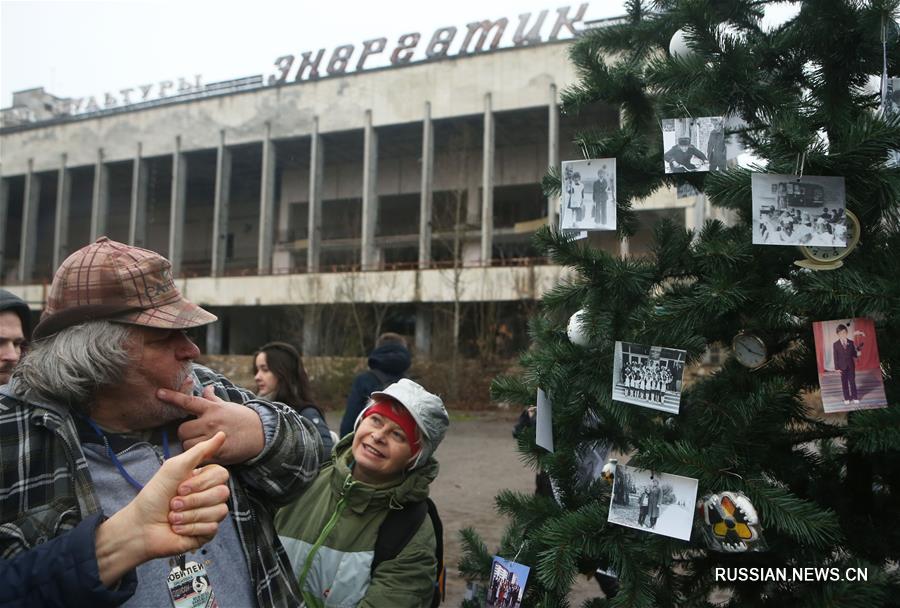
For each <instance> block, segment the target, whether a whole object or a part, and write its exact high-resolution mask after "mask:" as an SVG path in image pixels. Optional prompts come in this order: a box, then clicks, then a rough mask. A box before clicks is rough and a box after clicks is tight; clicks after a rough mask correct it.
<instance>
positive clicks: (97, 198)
mask: <svg viewBox="0 0 900 608" xmlns="http://www.w3.org/2000/svg"><path fill="white" fill-rule="evenodd" d="M548 93H549V101H548V127H549V129H548V131H549V137H548V150H547V157H548V160H549V165H550V166H556V165H557V164H559V109H558V106H557V102H556V96H557V90H556V86H555V85H550V87H549V91H548ZM483 124H484V133H483V141H482V155H483V156H482V175H481V193H482V197H481V225H482V230H481V243H480V245H481V246H480V259H481V262H482V263H487V262H489V261H490V260H491V259H492V257H493V254H492V250H493V227H494V226H493V224H494V195H493V190H494V189H493V184H494V164H495V150H496V138H495V126H494V124H495V123H494V110H493V99H492V96H491V94H490V93H487V94H485V96H484V114H483ZM324 158H325V150H324V141H323V136H322V133H321V132H320V130H319V119H318V117H316V118H315V119H314V120H313V126H312V132H311V134H310V166H309V215H308V220H309V240H308V249H307V264H306V269H307V271H308V272H317V271H318V270H319V266H320V250H321V244H322V239H321V229H322V181H323V174H324ZM421 158H422V163H421V166H422V170H421V171H422V173H421V199H420V223H419V267H420V268H427V267H429V265H430V263H431V240H432V239H431V237H432V223H431V220H432V208H433V190H434V125H433V122H432V118H431V104H430V102H425V106H424V116H423V120H422V154H421ZM276 163H277V159H276V147H275V141H274V140H273V139H272V129H271V124H270V123H268V122H267V123H266V125H265V135H264V139H263V142H262V180H261V186H260V208H259V221H260V224H259V226H260V229H259V241H258V272H259V274H269V273H271V271H272V253H273V248H274V242H275V223H276V217H275V215H276V214H275V207H276V205H275V202H276V201H275V191H276V188H275V176H276V173H275V167H276ZM377 167H378V131H377V129H376V128H375V126H374V124H373V119H372V111H371V110H366V113H365V119H364V125H363V180H362V184H363V185H362V234H361V235H360V245H361V247H360V249H361V254H360V264H361V266H362V268H364V269H371V268H376V267H378V265H379V263H380V261H381V259H380V257H381V256H380V252H379V250H378V248H377V247H376V246H375V233H376V227H377V219H378V196H377V191H376V184H377V178H378V175H377V173H378V172H377ZM231 168H232V153H231V151H230V149H229V148H228V146H226V144H225V131H224V130H222V131H220V132H219V141H218V145H217V148H216V179H215V195H214V203H213V205H214V208H213V222H212V235H211V238H212V260H211V264H210V274H211V276H214V277H216V276H222V274H223V273H224V269H225V250H226V244H227V235H228V215H229V202H230V201H229V198H230V183H231ZM57 174H58V178H57V180H58V181H57V184H58V189H57V196H56V213H55V226H54V236H53V267H54V268H57V267H58V266H59V265H60V263H61V262H62V261H63V259H64V256H65V255H66V254H67V253H68V252H69V251H70V243H69V242H68V223H69V221H68V218H69V205H70V199H71V168H69V167H68V166H67V156H66V154H62V155H61V158H60V165H59V169H58V171H57ZM40 188H41V180H40V176H39V175H37V174H35V173H34V171H33V161H32V160H29V161H28V171H27V174H26V176H25V197H24V205H23V214H22V237H21V243H20V255H19V268H18V273H17V274H18V279H19V281H20V282H22V283H27V282H29V281H30V280H31V279H32V276H33V273H34V264H35V254H36V247H37V216H38V200H39V198H40ZM186 189H187V162H186V158H185V152H184V151H183V150H182V143H181V137H180V136H176V137H175V142H174V151H173V154H172V185H171V205H170V216H169V239H168V244H169V251H168V257H169V260H170V261H171V263H172V270H173V273H174V274H175V275H176V276H177V275H178V274H180V272H181V266H182V259H183V242H184V239H183V236H184V235H183V229H184V221H185V205H186V200H185V194H186ZM147 197H148V165H147V160H146V159H145V158H143V151H142V146H141V144H140V143H138V144H137V150H136V154H135V157H134V160H133V169H132V185H131V201H130V207H129V223H128V242H129V243H130V244H132V245H136V246H145V245H146V228H145V226H146V217H147ZM470 198H474V197H470ZM8 199H9V184H8V180H6V179H0V219H2V220H5V219H6V218H7V215H8V214H7V209H8ZM469 204H470V205H472V204H473V201H472V200H470V203H469ZM557 207H558V197H551V198H549V199H548V201H547V216H548V221H549V222H550V223H554V222H555V221H556V215H557ZM470 208H471V207H470ZM108 215H109V166H108V164H107V163H106V162H105V158H104V152H103V149H102V148H100V149H98V151H97V160H96V163H95V166H94V184H93V191H92V199H91V220H90V238H91V241H94V240H95V239H96V238H97V237H99V236H101V235H103V234H104V233H105V232H106V229H107V217H108ZM4 223H5V222H4ZM4 239H5V230H0V267H2V261H3V259H2V255H3V251H4V245H5V243H4Z"/></svg>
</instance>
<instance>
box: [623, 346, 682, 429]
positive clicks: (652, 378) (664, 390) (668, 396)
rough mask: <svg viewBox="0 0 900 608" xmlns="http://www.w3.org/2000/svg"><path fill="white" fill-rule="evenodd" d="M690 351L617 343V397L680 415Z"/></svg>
mask: <svg viewBox="0 0 900 608" xmlns="http://www.w3.org/2000/svg"><path fill="white" fill-rule="evenodd" d="M685 361H687V351H684V350H680V349H677V348H666V347H664V346H645V345H643V344H634V343H632V342H616V352H615V357H614V363H613V399H615V400H616V401H624V402H625V403H633V404H635V405H640V406H642V407H649V408H652V409H655V410H660V411H663V412H668V413H670V414H677V413H678V410H679V407H680V406H681V389H682V382H683V376H684V364H685Z"/></svg>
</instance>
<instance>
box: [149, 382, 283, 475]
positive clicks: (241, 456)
mask: <svg viewBox="0 0 900 608" xmlns="http://www.w3.org/2000/svg"><path fill="white" fill-rule="evenodd" d="M156 396H157V397H159V398H160V399H161V400H163V401H165V402H167V403H171V404H172V405H175V406H178V407H180V408H181V409H183V410H185V411H186V412H189V413H191V414H193V415H195V416H196V417H197V418H196V419H193V420H188V421H187V422H183V423H182V424H181V425H180V426H179V427H178V438H179V439H181V441H182V444H183V445H184V449H186V450H188V449H190V448H192V447H193V446H195V445H197V444H198V443H199V442H201V441H203V440H205V439H209V438H210V437H212V436H213V435H215V434H216V433H218V432H219V431H225V434H226V435H227V436H228V439H226V440H225V445H223V446H222V448H221V449H220V450H219V451H218V452H217V453H216V454H215V456H214V457H213V459H212V460H213V461H214V462H217V463H218V464H223V465H228V464H240V463H242V462H246V461H248V460H250V459H251V458H253V457H255V456H257V455H259V453H260V452H262V450H263V448H264V447H265V445H266V437H265V434H264V432H263V425H262V420H260V419H259V415H258V414H257V413H256V412H254V411H253V410H252V409H250V408H249V407H244V406H243V405H239V404H236V403H231V402H229V401H223V400H222V399H219V398H218V397H217V396H216V394H215V391H214V389H213V387H212V386H207V387H206V388H204V389H203V396H202V397H194V396H191V395H183V394H181V393H176V392H175V391H171V390H166V389H162V388H161V389H159V390H158V391H157V393H156Z"/></svg>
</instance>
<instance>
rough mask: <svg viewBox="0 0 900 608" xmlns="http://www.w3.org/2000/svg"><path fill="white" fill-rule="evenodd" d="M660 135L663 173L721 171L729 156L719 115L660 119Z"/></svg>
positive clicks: (722, 123) (721, 118) (723, 127)
mask: <svg viewBox="0 0 900 608" xmlns="http://www.w3.org/2000/svg"><path fill="white" fill-rule="evenodd" d="M662 136H663V149H664V150H665V154H663V165H664V167H665V170H666V173H692V172H700V171H724V170H725V168H726V162H727V161H728V159H729V156H728V147H727V145H726V142H727V140H728V138H727V137H726V135H725V119H724V118H723V117H722V116H703V117H701V118H664V119H663V120H662Z"/></svg>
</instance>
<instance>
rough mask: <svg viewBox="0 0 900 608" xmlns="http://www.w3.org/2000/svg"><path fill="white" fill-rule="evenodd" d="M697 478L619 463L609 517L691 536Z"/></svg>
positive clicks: (650, 529) (624, 523) (686, 537)
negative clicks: (655, 471) (646, 469)
mask: <svg viewBox="0 0 900 608" xmlns="http://www.w3.org/2000/svg"><path fill="white" fill-rule="evenodd" d="M696 502H697V480H696V479H691V478H690V477H682V476H680V475H670V474H668V473H652V472H650V471H645V470H643V469H637V468H634V467H629V466H626V465H621V464H620V465H616V478H615V481H614V482H613V491H612V496H611V498H610V505H609V517H608V519H607V521H609V522H610V523H613V524H619V525H620V526H626V527H628V528H636V529H638V530H643V531H645V532H652V533H654V534H662V535H663V536H671V537H673V538H680V539H682V540H690V538H691V527H692V526H693V521H694V505H695V503H696Z"/></svg>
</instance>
